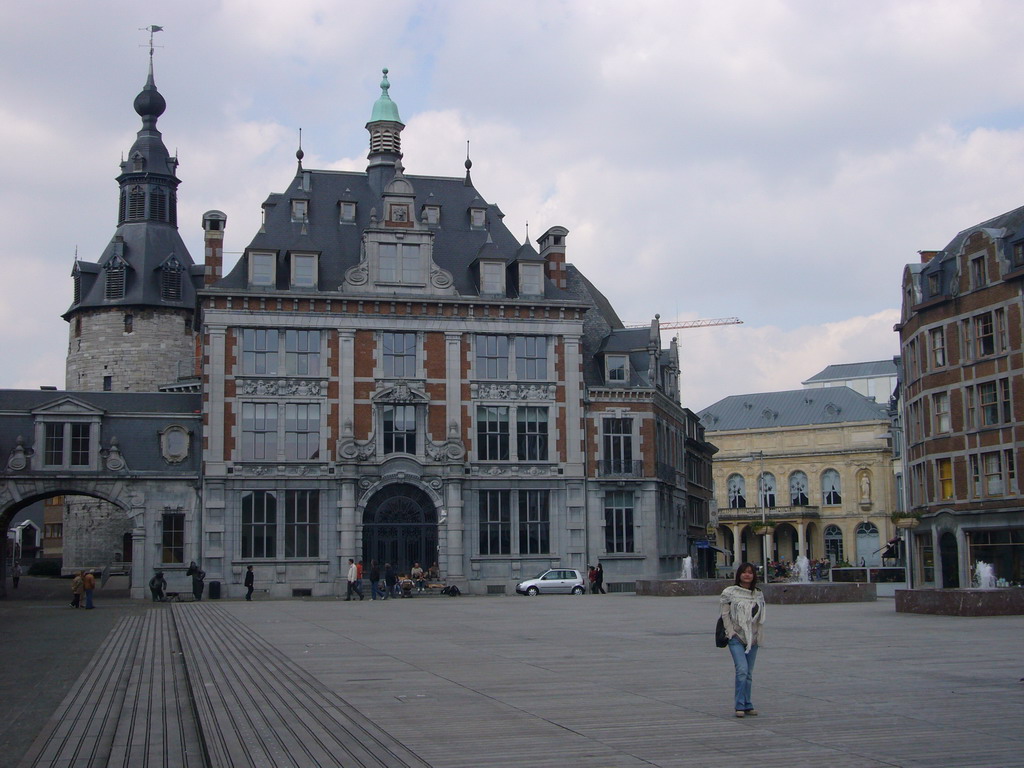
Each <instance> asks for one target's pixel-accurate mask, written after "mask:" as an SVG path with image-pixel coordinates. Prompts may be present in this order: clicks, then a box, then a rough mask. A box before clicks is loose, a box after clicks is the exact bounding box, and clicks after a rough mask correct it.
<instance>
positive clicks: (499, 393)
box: [469, 384, 555, 400]
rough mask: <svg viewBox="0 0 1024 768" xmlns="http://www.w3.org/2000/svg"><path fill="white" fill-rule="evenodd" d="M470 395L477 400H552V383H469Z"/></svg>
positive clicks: (553, 392) (553, 388)
mask: <svg viewBox="0 0 1024 768" xmlns="http://www.w3.org/2000/svg"><path fill="white" fill-rule="evenodd" d="M469 389H470V395H471V397H473V398H474V399H479V400H554V399H555V385H554V384H471V385H470V387H469Z"/></svg>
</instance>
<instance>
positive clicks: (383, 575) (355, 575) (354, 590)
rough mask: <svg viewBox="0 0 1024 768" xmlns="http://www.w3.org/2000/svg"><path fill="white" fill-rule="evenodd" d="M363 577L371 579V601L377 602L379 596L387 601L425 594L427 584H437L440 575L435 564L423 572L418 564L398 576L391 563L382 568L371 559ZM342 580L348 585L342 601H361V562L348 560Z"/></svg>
mask: <svg viewBox="0 0 1024 768" xmlns="http://www.w3.org/2000/svg"><path fill="white" fill-rule="evenodd" d="M366 576H367V577H368V578H369V580H370V599H371V600H376V599H378V595H379V596H380V599H381V600H387V599H388V598H389V597H399V596H401V597H412V596H413V594H414V592H417V593H422V592H425V591H426V590H427V584H428V582H431V581H437V580H438V579H439V578H440V576H441V574H440V570H439V569H438V567H437V563H434V564H433V565H432V566H430V567H429V568H427V569H426V570H424V569H423V568H422V566H420V564H419V563H413V566H412V568H410V569H409V572H408V573H398V572H397V571H396V570H395V567H394V566H393V565H392V564H391V563H384V567H383V569H382V568H381V566H380V565H379V564H378V563H377V561H376V560H371V561H370V567H369V573H367V574H366ZM345 578H346V581H347V582H348V586H347V588H346V590H345V600H351V599H352V596H353V595H358V596H359V599H360V600H362V599H363V561H362V560H360V561H359V562H358V563H357V562H356V561H355V560H354V559H352V558H351V557H350V558H349V560H348V574H347V575H346V577H345Z"/></svg>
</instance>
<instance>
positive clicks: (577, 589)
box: [572, 587, 583, 595]
mask: <svg viewBox="0 0 1024 768" xmlns="http://www.w3.org/2000/svg"><path fill="white" fill-rule="evenodd" d="M572 593H573V594H574V595H582V594H583V587H573V588H572Z"/></svg>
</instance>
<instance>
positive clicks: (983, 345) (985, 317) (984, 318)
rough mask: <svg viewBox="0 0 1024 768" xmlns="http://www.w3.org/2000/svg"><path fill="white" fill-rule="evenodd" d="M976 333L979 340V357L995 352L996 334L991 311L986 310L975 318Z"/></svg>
mask: <svg viewBox="0 0 1024 768" xmlns="http://www.w3.org/2000/svg"><path fill="white" fill-rule="evenodd" d="M974 335H975V339H976V342H977V346H976V347H975V349H977V351H978V356H979V357H984V356H985V355H994V354H995V352H996V335H995V328H994V327H993V325H992V313H991V312H985V313H983V314H980V315H977V316H976V317H975V318H974Z"/></svg>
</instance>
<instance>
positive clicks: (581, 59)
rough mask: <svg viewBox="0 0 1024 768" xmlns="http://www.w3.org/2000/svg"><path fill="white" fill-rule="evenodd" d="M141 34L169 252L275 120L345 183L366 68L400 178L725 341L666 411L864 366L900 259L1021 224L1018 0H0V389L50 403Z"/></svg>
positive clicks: (888, 351)
mask: <svg viewBox="0 0 1024 768" xmlns="http://www.w3.org/2000/svg"><path fill="white" fill-rule="evenodd" d="M149 24H159V25H162V26H163V27H164V28H165V31H163V32H161V33H158V34H157V36H156V43H157V45H159V46H161V47H159V48H158V49H157V51H156V81H157V85H158V87H159V89H160V91H161V93H162V94H163V95H164V97H165V98H166V100H167V105H168V106H167V111H166V112H165V114H164V116H163V117H162V118H161V119H160V122H159V127H160V129H161V131H162V132H163V135H164V140H165V142H166V144H167V146H168V148H169V149H170V150H171V151H172V152H174V151H175V150H177V153H178V156H179V159H180V161H181V165H180V167H179V172H178V175H179V177H180V178H181V179H182V185H181V188H180V191H179V226H180V229H181V232H182V236H183V237H184V239H185V242H186V243H187V244H188V246H189V249H190V251H191V254H192V256H193V258H194V259H195V260H197V261H200V260H201V259H202V252H203V249H202V231H201V227H200V220H201V216H202V213H203V212H204V211H206V210H208V209H211V208H217V209H220V210H222V211H224V212H225V213H226V214H227V216H228V227H227V234H226V250H227V251H228V252H229V255H228V262H229V265H230V263H233V262H232V260H233V259H234V258H236V256H237V252H239V251H241V250H242V249H243V248H244V247H245V246H246V245H247V244H248V242H249V240H250V239H251V238H252V237H253V235H254V234H255V232H256V229H257V227H258V226H259V215H260V203H261V202H262V201H263V200H264V199H265V198H266V196H267V195H268V194H269V193H270V192H277V191H281V190H283V189H284V187H285V186H286V185H287V184H288V183H289V181H290V180H291V178H292V175H293V172H294V168H295V154H294V153H295V149H296V145H297V136H298V130H299V128H302V132H303V149H304V151H305V160H304V165H305V166H306V167H307V168H332V169H347V170H361V169H363V168H365V165H366V151H367V134H366V131H365V129H364V125H365V123H366V121H367V119H368V118H369V115H370V109H371V107H372V105H373V102H374V100H375V99H376V98H377V96H378V94H379V88H378V83H379V82H380V69H381V67H384V66H386V67H388V68H389V69H390V80H391V83H392V88H391V95H392V98H393V99H394V100H395V101H396V103H397V104H398V106H399V109H400V112H401V115H402V119H403V120H404V121H405V123H406V129H405V132H404V133H403V150H404V152H405V165H406V169H407V171H408V173H410V174H439V175H449V176H459V175H461V174H462V173H463V161H464V159H465V152H466V140H467V139H468V140H470V141H471V142H472V143H471V146H472V159H473V180H474V182H475V183H476V186H477V188H478V189H479V190H480V191H481V193H482V194H483V195H484V196H485V198H486V199H487V200H488V201H490V202H495V203H497V204H498V205H500V206H501V208H502V210H503V211H504V212H505V214H506V218H505V222H506V224H507V225H508V226H509V227H510V228H511V229H512V231H513V232H514V233H516V234H517V235H518V236H520V237H523V236H525V234H526V222H527V221H529V232H530V235H531V237H533V238H535V237H536V236H538V235H540V234H541V233H542V232H543V231H544V230H545V229H547V228H548V227H550V226H553V225H562V226H565V227H567V228H568V229H569V232H570V234H569V237H568V240H567V243H568V257H569V260H570V261H572V262H573V263H574V264H575V265H576V266H577V267H579V268H580V269H581V270H582V271H583V272H584V273H585V274H586V275H587V276H588V277H590V278H591V280H592V281H593V282H594V283H595V284H597V286H598V287H599V288H601V289H602V290H603V291H604V293H605V294H606V295H607V296H608V297H609V299H610V300H611V301H612V303H613V304H614V306H615V307H616V309H617V310H618V312H619V314H620V316H621V317H622V318H623V319H624V320H625V321H627V322H646V321H648V320H649V319H650V318H651V316H652V315H653V314H654V313H659V314H660V315H661V317H662V319H663V320H664V321H670V320H694V319H698V318H717V317H726V316H738V317H740V318H741V319H742V320H743V321H744V324H743V325H738V326H725V327H717V328H708V329H699V330H683V331H679V334H680V343H681V345H682V349H683V354H684V371H683V386H682V396H683V403H684V405H686V406H688V407H690V408H692V409H694V410H700V409H702V408H704V407H706V406H708V405H710V404H711V403H713V402H715V401H716V400H718V399H719V398H721V397H724V396H726V395H730V394H739V393H744V392H763V391H771V390H779V389H792V388H798V387H799V386H800V382H801V381H802V380H804V379H807V378H808V377H810V376H812V375H813V374H815V373H817V372H818V371H820V370H821V369H822V368H824V367H825V366H826V365H829V364H831V363H844V362H855V361H862V360H880V359H886V358H890V357H892V355H894V354H896V353H897V352H898V344H897V338H896V335H895V334H894V333H893V332H892V326H893V323H894V322H895V321H896V319H897V317H898V307H899V296H900V290H899V285H900V275H901V272H902V269H903V266H904V265H905V264H906V263H908V262H911V261H914V260H916V259H917V258H918V257H917V251H918V250H927V249H933V248H941V247H942V246H944V245H945V244H946V243H947V242H948V241H949V240H951V239H952V237H953V236H954V235H955V234H956V233H957V231H959V230H961V229H964V228H966V227H968V226H971V225H973V224H975V223H978V222H980V221H982V220H984V219H986V218H989V217H991V216H994V215H996V214H999V213H1002V212H1004V211H1007V210H1010V209H1012V208H1015V207H1017V206H1019V205H1021V204H1024V183H1022V182H1021V181H1020V180H1021V179H1024V130H1022V125H1024V57H1022V56H1021V55H1020V50H1019V49H1020V40H1021V39H1022V37H1024V6H1022V5H1021V4H1020V3H1019V2H1017V1H1016V0H1011V1H1010V2H998V1H997V0H984V1H981V2H970V1H969V0H957V1H956V2H942V1H941V0H925V1H922V2H914V1H913V0H896V1H894V2H875V1H872V0H866V1H864V2H828V1H827V0H813V1H812V0H807V1H798V0H791V1H786V0H756V1H755V0H732V1H730V0H711V1H709V2H691V1H688V0H665V1H664V2H662V1H655V0H651V1H649V2H645V1H644V0H634V1H632V2H627V3H623V2H604V1H601V0H588V1H586V2H584V1H583V0H578V1H571V2H570V1H567V2H558V1H556V0H548V1H546V2H545V1H541V0H536V1H534V0H516V2H480V1H479V0H470V1H467V2H463V1H462V0H448V1H447V2H440V0H435V1H434V2H404V1H403V0H395V1H393V2H388V3H380V2H375V3H370V2H357V1H356V0H346V1H345V2H339V1H338V0H305V2H302V3H281V2H256V1H255V0H245V1H243V0H222V1H221V2H216V1H215V0H202V1H201V2H199V1H196V2H191V1H188V0H178V1H177V2H175V3H151V2H140V1H139V0H134V1H133V2H102V3H83V2H80V0H76V1H75V2H71V1H70V0H69V1H67V2H65V1H63V0H48V1H47V2H39V3H3V4H2V5H0V51H2V54H0V66H2V68H3V71H2V74H0V177H2V178H3V180H4V183H3V184H2V185H0V196H2V198H0V226H2V233H3V239H2V240H0V253H2V263H3V266H4V277H3V279H2V280H0V324H2V325H0V327H2V329H3V330H2V333H0V355H2V360H3V365H2V367H0V387H32V388H34V387H37V386H39V385H47V384H52V385H58V386H63V383H64V373H63V371H64V355H65V352H66V345H67V325H66V323H65V322H64V321H63V320H62V319H61V318H60V315H61V313H62V312H64V311H65V310H66V309H67V307H68V305H69V303H70V299H71V280H70V271H71V267H72V263H73V259H74V257H75V253H76V250H77V253H78V254H79V256H80V257H81V258H82V259H85V260H87V261H95V260H96V259H97V258H98V257H99V255H100V253H101V252H102V250H103V248H104V246H105V245H106V243H107V242H108V241H109V240H110V238H111V236H112V235H113V232H114V228H115V226H116V206H117V185H116V183H115V182H114V178H115V176H116V175H117V174H118V172H119V171H118V162H119V161H120V159H121V155H122V153H123V152H125V151H126V150H127V149H128V148H129V147H130V146H131V143H132V141H133V139H134V136H135V132H136V131H137V130H138V129H139V126H140V122H139V118H138V116H137V115H136V114H135V113H134V111H133V110H132V100H133V99H134V97H135V94H136V93H138V91H139V90H140V88H141V86H142V85H143V83H144V82H145V76H146V67H147V56H148V53H147V49H146V47H145V44H146V40H147V36H146V33H145V32H142V31H139V28H141V27H145V26H147V25H149ZM231 252H234V253H233V254H232V253H231ZM664 341H665V342H666V344H667V342H668V334H667V333H666V334H665V338H664Z"/></svg>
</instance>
